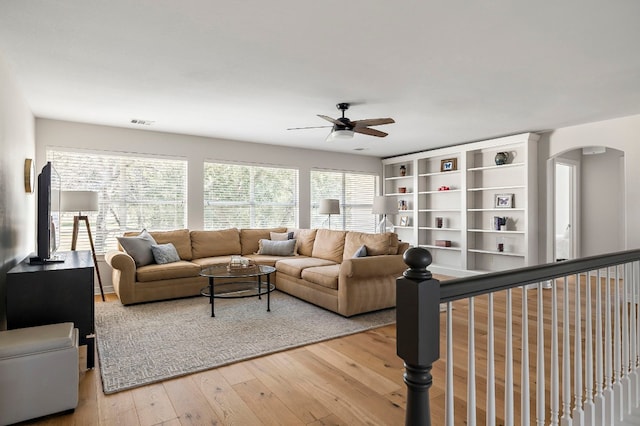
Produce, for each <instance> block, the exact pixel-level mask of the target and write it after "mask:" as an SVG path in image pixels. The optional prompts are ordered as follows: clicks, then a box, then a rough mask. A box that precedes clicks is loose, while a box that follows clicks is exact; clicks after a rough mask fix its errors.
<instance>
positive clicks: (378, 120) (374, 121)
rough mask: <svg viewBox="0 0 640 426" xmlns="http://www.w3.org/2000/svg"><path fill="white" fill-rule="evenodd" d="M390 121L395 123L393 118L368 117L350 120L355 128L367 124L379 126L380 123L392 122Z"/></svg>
mask: <svg viewBox="0 0 640 426" xmlns="http://www.w3.org/2000/svg"><path fill="white" fill-rule="evenodd" d="M392 123H395V120H394V119H393V118H369V119H366V120H356V121H352V122H351V124H353V125H354V127H356V128H358V127H367V126H379V125H381V124H392Z"/></svg>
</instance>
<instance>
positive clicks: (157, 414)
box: [132, 383, 178, 426]
mask: <svg viewBox="0 0 640 426" xmlns="http://www.w3.org/2000/svg"><path fill="white" fill-rule="evenodd" d="M132 393H133V401H134V403H135V406H136V411H137V413H138V418H139V420H140V425H141V426H150V425H156V424H158V423H163V422H167V421H169V420H173V419H176V418H177V417H178V415H177V414H176V412H175V410H174V409H173V405H172V404H171V400H170V399H169V396H168V395H167V392H166V391H165V389H164V386H163V385H162V383H155V384H152V385H148V386H144V387H140V388H136V389H133V390H132Z"/></svg>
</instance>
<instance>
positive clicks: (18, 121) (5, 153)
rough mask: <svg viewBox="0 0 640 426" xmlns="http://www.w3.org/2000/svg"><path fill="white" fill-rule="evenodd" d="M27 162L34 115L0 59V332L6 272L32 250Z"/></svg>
mask: <svg viewBox="0 0 640 426" xmlns="http://www.w3.org/2000/svg"><path fill="white" fill-rule="evenodd" d="M26 158H32V159H34V158H35V140H34V118H33V114H31V110H30V109H29V106H28V105H27V103H26V101H25V99H24V97H23V95H22V92H21V90H20V88H19V87H18V83H17V82H16V80H15V79H14V77H13V74H12V72H11V70H10V69H9V66H8V64H7V63H6V62H5V61H4V59H3V58H2V57H1V56H0V330H4V329H5V328H6V322H5V319H6V318H5V317H6V307H5V284H6V272H7V271H8V270H9V269H11V268H12V267H13V266H14V265H15V264H16V263H18V262H19V261H21V260H22V259H24V258H25V257H26V256H27V255H29V253H31V252H32V251H34V249H35V194H27V193H25V190H24V179H23V176H24V172H23V170H24V160H25V159H26Z"/></svg>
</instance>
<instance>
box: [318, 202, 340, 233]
mask: <svg viewBox="0 0 640 426" xmlns="http://www.w3.org/2000/svg"><path fill="white" fill-rule="evenodd" d="M318 213H320V214H328V215H329V229H331V215H332V214H340V200H335V199H331V198H325V199H324V200H320V208H319V209H318Z"/></svg>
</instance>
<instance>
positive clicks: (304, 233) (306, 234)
mask: <svg viewBox="0 0 640 426" xmlns="http://www.w3.org/2000/svg"><path fill="white" fill-rule="evenodd" d="M287 231H288V232H293V238H294V239H295V240H296V241H297V242H298V254H299V255H301V256H311V253H312V252H313V243H314V241H315V240H316V232H317V231H318V230H317V229H291V228H289V229H287Z"/></svg>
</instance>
